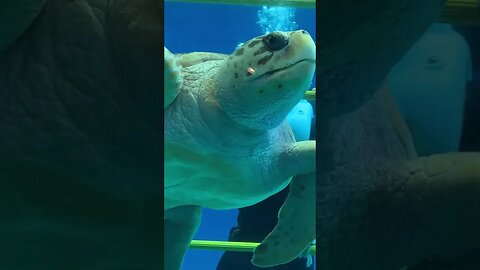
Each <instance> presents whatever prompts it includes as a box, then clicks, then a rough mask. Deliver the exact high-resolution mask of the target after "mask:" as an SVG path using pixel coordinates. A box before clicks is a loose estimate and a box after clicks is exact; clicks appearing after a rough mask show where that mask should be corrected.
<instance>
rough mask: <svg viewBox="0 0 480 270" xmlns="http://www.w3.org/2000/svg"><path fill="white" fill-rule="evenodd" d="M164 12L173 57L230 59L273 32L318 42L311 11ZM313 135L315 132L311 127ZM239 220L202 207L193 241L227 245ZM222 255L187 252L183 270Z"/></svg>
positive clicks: (194, 8)
mask: <svg viewBox="0 0 480 270" xmlns="http://www.w3.org/2000/svg"><path fill="white" fill-rule="evenodd" d="M164 12H165V13H164V14H165V17H164V18H165V47H167V48H168V49H169V50H170V51H171V52H172V53H188V52H196V51H197V52H198V51H204V52H216V53H224V54H230V53H232V52H233V51H234V50H235V48H236V47H237V46H238V45H239V44H240V43H242V42H244V41H247V40H249V39H251V38H253V37H256V36H260V35H263V34H265V33H267V32H273V31H290V30H297V29H303V30H306V31H308V32H309V33H310V35H311V36H312V38H313V40H316V39H315V32H316V29H315V9H313V8H298V9H297V8H286V7H262V6H236V5H221V4H192V3H173V2H165V9H164ZM314 83H315V77H314V79H313V80H312V85H311V87H310V89H311V88H315V84H314ZM306 90H307V89H306ZM311 123H315V121H311ZM311 130H312V133H314V132H313V131H314V130H315V126H312V128H311ZM312 135H313V134H312ZM306 139H308V138H306ZM237 215H238V210H236V209H235V210H222V211H216V210H211V209H205V208H204V209H203V215H202V223H201V225H200V228H199V230H198V232H197V234H196V235H195V237H194V239H198V240H222V241H227V240H228V236H229V232H230V229H231V228H232V227H234V226H235V225H236V224H237ZM222 254H223V252H222V251H207V250H192V249H191V250H188V251H187V254H186V255H185V260H184V263H183V267H182V269H183V270H192V269H198V270H213V269H216V267H217V264H218V261H219V259H220V257H221V256H222Z"/></svg>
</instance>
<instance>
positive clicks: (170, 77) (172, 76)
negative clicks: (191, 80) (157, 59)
mask: <svg viewBox="0 0 480 270" xmlns="http://www.w3.org/2000/svg"><path fill="white" fill-rule="evenodd" d="M163 74H164V79H165V83H164V90H163V93H164V97H165V101H164V104H163V108H164V109H165V108H167V107H168V105H170V104H171V103H172V102H173V100H175V98H176V97H177V95H178V93H179V92H180V89H181V87H182V83H183V76H182V66H181V64H180V63H178V61H177V58H176V57H175V55H173V54H172V53H171V52H170V51H169V50H168V49H167V48H164V71H163Z"/></svg>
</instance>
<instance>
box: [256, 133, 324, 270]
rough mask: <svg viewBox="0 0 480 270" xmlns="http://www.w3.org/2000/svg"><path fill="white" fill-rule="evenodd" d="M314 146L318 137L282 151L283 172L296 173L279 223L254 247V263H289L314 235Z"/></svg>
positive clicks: (279, 215)
mask: <svg viewBox="0 0 480 270" xmlns="http://www.w3.org/2000/svg"><path fill="white" fill-rule="evenodd" d="M315 148H316V144H315V141H302V142H296V143H293V144H292V145H291V146H290V147H287V148H286V149H284V151H283V152H282V153H281V154H280V155H279V163H278V168H279V173H280V175H282V176H283V177H286V176H289V177H291V176H292V175H294V177H293V179H292V182H291V183H290V192H289V193H288V196H287V198H286V200H285V203H284V204H283V206H282V207H281V208H280V210H279V212H278V222H277V225H276V226H275V228H274V229H273V231H272V232H271V233H270V234H269V235H268V236H267V237H266V238H265V240H263V241H262V243H261V244H260V245H259V246H258V247H257V248H256V249H255V252H254V254H253V259H252V263H253V264H254V265H256V266H259V267H270V266H274V265H279V264H285V263H288V262H290V261H292V260H293V259H295V258H297V257H298V256H299V255H300V254H301V253H302V252H303V251H304V250H305V248H306V247H308V246H309V245H310V244H311V242H312V241H313V240H314V239H315V200H316V198H315V190H316V189H315V186H316V185H315V184H316V179H315Z"/></svg>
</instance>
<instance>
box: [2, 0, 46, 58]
mask: <svg viewBox="0 0 480 270" xmlns="http://www.w3.org/2000/svg"><path fill="white" fill-rule="evenodd" d="M46 2H47V0H16V1H1V2H0V51H1V50H4V49H6V48H7V47H8V46H10V45H11V44H12V43H13V42H15V40H17V38H19V37H20V36H21V35H22V34H23V33H24V32H25V30H27V28H28V27H30V25H31V24H32V22H33V20H34V19H35V18H36V17H37V16H38V15H39V14H40V13H41V11H42V8H43V6H44V5H45V3H46Z"/></svg>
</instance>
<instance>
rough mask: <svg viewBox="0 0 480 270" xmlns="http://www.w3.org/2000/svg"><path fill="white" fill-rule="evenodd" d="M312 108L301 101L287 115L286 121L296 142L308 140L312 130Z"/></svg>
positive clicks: (307, 103)
mask: <svg viewBox="0 0 480 270" xmlns="http://www.w3.org/2000/svg"><path fill="white" fill-rule="evenodd" d="M312 118H313V108H312V105H311V104H310V103H309V102H308V101H306V100H304V99H302V100H300V102H299V103H297V105H296V106H295V107H294V108H293V109H292V110H291V111H290V113H288V116H287V121H288V123H289V124H290V126H291V127H292V130H293V134H295V139H296V140H297V141H306V140H308V139H309V138H310V130H311V128H312Z"/></svg>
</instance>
